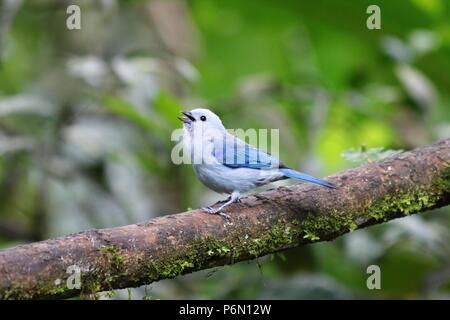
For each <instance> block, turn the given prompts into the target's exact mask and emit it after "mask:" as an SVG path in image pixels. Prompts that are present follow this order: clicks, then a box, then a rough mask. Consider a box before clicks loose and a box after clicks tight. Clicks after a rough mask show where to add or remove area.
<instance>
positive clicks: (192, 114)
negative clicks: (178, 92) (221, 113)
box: [178, 108, 225, 135]
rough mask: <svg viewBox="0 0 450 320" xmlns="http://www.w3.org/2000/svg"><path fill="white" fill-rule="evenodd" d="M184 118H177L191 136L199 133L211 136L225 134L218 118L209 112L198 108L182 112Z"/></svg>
mask: <svg viewBox="0 0 450 320" xmlns="http://www.w3.org/2000/svg"><path fill="white" fill-rule="evenodd" d="M181 113H182V114H183V115H184V117H179V118H178V119H180V120H181V121H183V127H184V129H185V130H187V131H188V132H189V133H190V134H191V135H192V134H193V132H198V133H199V132H201V133H202V135H211V134H217V133H223V132H225V127H224V126H223V124H222V121H221V120H220V118H219V117H218V116H217V115H216V114H215V113H214V112H212V111H211V110H208V109H203V108H198V109H193V110H191V111H182V112H181Z"/></svg>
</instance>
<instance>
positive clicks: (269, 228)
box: [0, 139, 450, 299]
mask: <svg viewBox="0 0 450 320" xmlns="http://www.w3.org/2000/svg"><path fill="white" fill-rule="evenodd" d="M328 180H329V181H331V182H333V183H335V184H336V185H337V186H338V189H334V190H333V189H327V188H323V187H319V186H315V185H312V184H306V183H301V184H296V185H292V186H289V187H279V188H277V189H272V190H269V191H265V192H262V193H259V194H254V195H251V196H248V197H246V198H244V199H242V202H241V203H237V204H234V205H232V206H230V207H229V209H228V211H227V213H228V214H229V215H230V216H231V220H230V221H229V222H227V221H225V220H224V219H223V218H222V217H220V216H216V215H209V214H205V213H203V212H201V211H200V210H193V211H190V212H184V213H179V214H174V215H169V216H164V217H159V218H155V219H152V220H150V221H148V222H145V223H140V224H133V225H128V226H123V227H118V228H109V229H101V230H90V231H85V232H81V233H78V234H73V235H69V236H66V237H60V238H55V239H50V240H46V241H41V242H36V243H31V244H26V245H21V246H17V247H14V248H10V249H6V250H3V251H0V295H1V297H2V298H3V299H33V298H68V297H73V296H77V295H79V294H90V293H94V292H99V291H105V290H112V289H118V288H127V287H135V286H140V285H143V284H149V283H151V282H153V281H157V280H160V279H165V278H172V277H176V276H178V275H180V274H185V273H190V272H193V271H196V270H201V269H207V268H211V267H215V266H221V265H226V264H232V263H235V262H238V261H243V260H249V259H253V258H256V257H260V256H263V255H266V254H268V253H273V252H277V251H280V250H284V249H287V248H292V247H296V246H299V245H303V244H307V243H311V242H316V241H328V240H332V239H334V238H336V237H338V236H340V235H343V234H345V233H347V232H350V231H353V230H355V229H358V228H363V227H366V226H369V225H373V224H379V223H382V222H385V221H388V220H391V219H394V218H397V217H403V216H407V215H410V214H413V213H417V212H423V211H427V210H430V209H433V208H438V207H442V206H445V205H448V204H449V203H450V139H446V140H443V141H440V142H437V143H435V144H432V145H428V146H424V147H421V148H418V149H415V150H413V151H409V152H403V153H400V154H397V155H395V156H392V157H389V158H385V159H383V160H380V161H377V162H372V163H368V164H366V165H363V166H360V167H357V168H353V169H349V170H346V171H344V172H341V173H338V174H335V175H333V176H330V177H328ZM73 265H74V266H76V267H75V269H72V272H73V270H76V268H80V270H81V287H80V288H78V289H77V288H74V289H69V288H68V286H67V283H66V280H67V279H68V278H69V277H70V276H72V278H73V274H71V273H70V272H69V273H68V272H67V271H68V267H69V266H73ZM69 271H70V269H69ZM69 280H70V279H69ZM69 282H70V281H69Z"/></svg>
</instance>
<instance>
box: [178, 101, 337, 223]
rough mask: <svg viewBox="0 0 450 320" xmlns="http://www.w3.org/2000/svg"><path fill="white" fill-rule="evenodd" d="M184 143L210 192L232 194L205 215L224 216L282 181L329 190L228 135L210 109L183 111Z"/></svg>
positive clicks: (312, 178) (322, 182) (321, 182)
mask: <svg viewBox="0 0 450 320" xmlns="http://www.w3.org/2000/svg"><path fill="white" fill-rule="evenodd" d="M182 114H183V115H184V117H179V119H180V120H181V121H183V131H184V134H183V143H184V148H185V150H186V151H187V152H188V153H189V154H190V155H191V160H192V166H193V168H194V172H195V174H196V175H197V177H198V179H199V180H200V181H201V182H202V183H203V184H204V185H206V186H207V187H208V188H210V189H212V190H214V191H216V192H218V193H226V194H229V195H230V196H229V198H228V199H227V201H226V202H225V203H224V204H222V205H221V206H219V207H218V208H212V207H206V208H202V209H203V210H204V211H205V212H207V213H211V214H219V215H221V216H224V217H226V218H229V216H228V215H227V214H225V213H223V212H222V211H223V209H224V208H225V207H227V206H228V205H230V204H232V203H234V202H237V201H239V198H240V195H241V193H243V192H247V191H250V190H252V189H254V188H256V187H259V186H262V185H265V184H267V183H270V182H274V181H278V180H282V179H288V178H292V179H298V180H303V181H307V182H311V183H315V184H318V185H321V186H324V187H327V188H333V189H334V188H336V186H335V185H333V184H332V183H330V182H327V181H325V180H322V179H319V178H315V177H313V176H310V175H307V174H305V173H302V172H298V171H296V170H293V169H291V168H288V167H286V166H285V165H284V164H283V163H281V162H280V161H279V160H278V159H276V158H275V157H272V156H271V155H270V154H268V153H266V152H264V151H262V150H260V149H257V148H255V147H253V146H251V145H249V144H247V143H245V142H244V141H242V140H240V139H239V138H237V137H236V136H233V135H231V134H230V133H228V132H227V130H226V129H225V127H224V126H223V124H222V121H221V120H220V118H219V117H218V116H217V115H216V114H214V113H213V112H212V111H210V110H208V109H194V110H191V111H183V112H182Z"/></svg>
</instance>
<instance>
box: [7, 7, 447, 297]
mask: <svg viewBox="0 0 450 320" xmlns="http://www.w3.org/2000/svg"><path fill="white" fill-rule="evenodd" d="M78 4H79V5H80V7H81V12H82V29H81V30H72V31H69V30H67V28H66V27H65V20H66V18H67V14H66V7H67V5H68V3H66V2H64V1H56V0H42V1H31V0H30V1H2V2H0V246H1V247H10V246H13V245H15V244H18V243H25V242H29V241H35V240H40V239H46V238H48V237H50V236H57V235H64V234H67V233H70V232H78V231H81V230H85V229H89V228H102V227H110V226H118V225H123V224H128V223H135V222H140V221H144V220H147V219H149V218H151V217H155V216H158V215H163V214H167V213H173V212H178V211H183V210H185V209H187V208H188V207H198V206H200V205H205V204H208V203H211V202H214V201H215V200H218V199H221V196H219V195H216V194H214V193H213V192H210V191H208V190H206V188H205V187H203V186H202V185H201V184H200V183H199V182H198V181H197V179H196V178H195V177H194V175H193V173H192V170H191V168H190V167H189V166H183V165H182V166H175V165H174V164H173V163H172V162H171V158H170V155H171V150H172V148H173V146H174V144H175V143H176V142H174V141H171V133H172V131H173V129H175V128H177V127H180V124H179V123H178V120H177V119H176V117H177V115H178V114H179V111H180V110H183V109H190V108H193V107H198V106H207V107H209V108H211V109H212V110H214V111H215V112H216V113H218V114H219V115H220V116H221V117H222V119H223V121H224V123H225V125H226V126H227V127H229V128H278V129H279V130H280V139H281V141H280V142H281V143H280V156H281V158H282V160H283V162H285V163H287V164H289V165H290V166H293V167H297V168H298V169H301V170H304V171H306V172H308V173H311V174H315V175H325V174H329V173H333V172H336V171H338V170H342V169H345V168H348V167H351V166H354V165H355V162H356V163H360V162H364V161H367V160H375V159H378V158H380V157H383V156H386V155H388V154H389V153H391V152H392V151H391V150H399V149H410V148H413V147H416V146H420V145H423V144H426V143H431V142H433V141H435V140H437V139H441V138H448V137H449V136H450V96H449V92H450V72H448V71H449V70H450V3H449V2H448V1H444V0H433V1H429V0H414V1H407V0H399V1H387V0H386V1H366V0H357V1H345V0H339V1H335V0H316V1H294V0H290V1H283V2H279V1H274V0H272V1H237V0H229V1H200V0H186V1H182V0H170V1H162V0H155V1H137V0H136V1H118V0H111V1H87V0H85V1H78ZM370 4H378V5H379V6H380V8H381V24H382V29H381V30H368V29H367V28H366V19H367V17H368V15H367V14H366V8H367V7H368V6H369V5H370ZM438 211H439V213H438V212H436V213H433V214H430V215H421V216H412V217H408V218H404V219H401V220H399V221H395V222H391V223H389V224H387V225H382V226H377V227H373V228H371V229H369V230H360V231H356V232H353V233H351V234H349V235H347V236H345V237H342V238H340V239H338V240H337V241H334V242H332V243H318V244H314V245H310V246H307V247H303V248H298V249H293V250H289V251H287V252H285V253H284V254H283V255H275V256H273V257H272V258H270V257H266V258H262V259H260V260H259V262H258V263H255V261H253V262H248V263H240V264H237V265H235V266H229V267H224V268H217V269H214V270H208V271H204V272H199V273H196V274H192V275H187V276H184V277H179V278H176V279H173V280H165V281H161V282H159V283H156V284H152V285H150V286H146V287H143V288H139V289H131V290H129V291H126V290H124V291H120V292H119V293H118V294H117V295H105V297H110V298H122V299H127V298H130V297H132V298H133V299H140V298H142V297H145V298H150V299H154V298H291V299H292V298H299V299H300V298H327V299H328V298H329V299H333V298H349V299H351V298H357V297H363V298H427V297H436V298H448V297H449V285H448V284H449V278H450V271H449V270H450V261H449V258H448V257H450V255H449V253H450V248H449V243H450V242H449V241H448V240H449V238H448V237H449V227H450V213H449V210H448V209H445V208H444V209H441V210H438ZM370 264H377V265H379V266H380V267H381V270H382V289H381V290H372V291H371V290H368V289H367V287H366V279H367V277H368V275H367V274H366V268H367V266H369V265H370Z"/></svg>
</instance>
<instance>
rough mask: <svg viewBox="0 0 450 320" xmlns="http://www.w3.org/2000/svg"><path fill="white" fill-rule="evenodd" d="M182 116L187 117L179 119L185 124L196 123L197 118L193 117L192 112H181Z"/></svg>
mask: <svg viewBox="0 0 450 320" xmlns="http://www.w3.org/2000/svg"><path fill="white" fill-rule="evenodd" d="M181 113H182V114H184V115H185V116H186V117H178V119H180V120H181V121H183V122H184V123H191V122H193V121H195V118H194V117H193V116H192V113H191V112H190V111H181Z"/></svg>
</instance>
